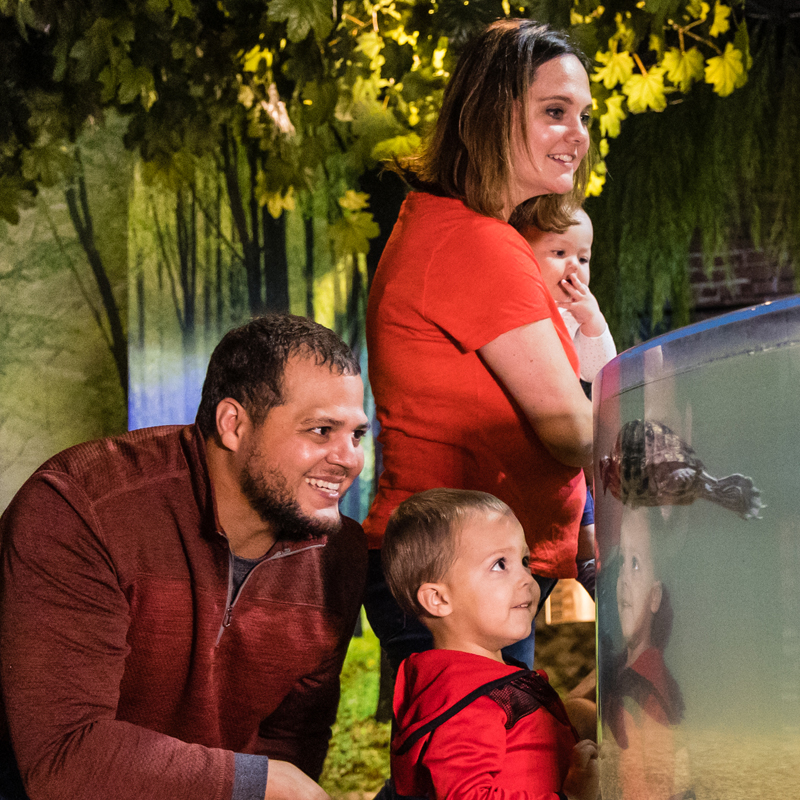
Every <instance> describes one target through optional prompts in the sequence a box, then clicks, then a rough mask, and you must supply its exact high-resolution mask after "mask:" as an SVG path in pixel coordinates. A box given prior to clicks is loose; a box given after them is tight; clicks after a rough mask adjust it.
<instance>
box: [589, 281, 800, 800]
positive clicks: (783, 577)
mask: <svg viewBox="0 0 800 800" xmlns="http://www.w3.org/2000/svg"><path fill="white" fill-rule="evenodd" d="M594 403H595V448H596V449H595V472H594V484H595V498H596V506H597V511H596V520H597V550H598V575H597V620H598V626H597V638H598V684H599V719H600V743H601V745H600V771H601V787H602V797H603V800H677V798H685V799H686V800H689V798H696V800H739V798H741V800H754V799H755V798H769V799H770V800H777V799H778V798H780V799H781V800H788V799H789V798H800V297H797V298H790V299H788V300H784V301H779V302H775V303H769V304H766V305H763V306H758V307H756V308H753V309H748V310H747V311H742V312H736V313H734V314H728V315H727V316H724V317H720V318H718V319H716V320H713V321H712V322H708V323H701V324H698V325H693V326H690V327H688V328H684V329H683V330H681V331H677V332H675V333H672V334H668V335H666V336H662V337H660V338H657V339H654V340H652V341H649V342H647V343H645V344H643V345H641V346H639V347H637V348H634V349H633V350H630V351H628V352H626V353H623V354H622V355H621V356H619V357H617V358H616V359H614V361H612V362H611V363H610V364H608V365H607V366H606V367H605V368H604V369H603V370H602V372H601V373H600V375H599V376H598V378H597V379H596V381H595V384H594Z"/></svg>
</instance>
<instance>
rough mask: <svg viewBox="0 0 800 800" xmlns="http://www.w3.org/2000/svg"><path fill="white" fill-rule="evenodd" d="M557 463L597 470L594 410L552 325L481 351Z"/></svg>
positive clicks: (526, 328) (523, 330) (518, 331)
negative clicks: (594, 455) (594, 441)
mask: <svg viewBox="0 0 800 800" xmlns="http://www.w3.org/2000/svg"><path fill="white" fill-rule="evenodd" d="M478 352H479V353H480V355H481V357H482V358H483V360H484V361H485V362H486V364H487V366H488V367H489V369H491V370H492V372H493V373H494V374H495V375H496V376H497V378H498V380H499V381H500V383H502V384H503V386H505V388H506V389H507V390H508V391H509V392H510V393H511V396H512V397H513V398H514V399H515V400H516V401H517V403H519V405H520V407H521V408H522V410H523V412H524V413H525V416H526V417H527V418H528V421H529V422H530V423H531V425H532V426H533V429H534V430H535V431H536V435H537V436H538V437H539V438H540V439H541V440H542V444H543V445H544V446H545V447H546V448H547V450H548V451H549V452H550V454H551V455H552V456H553V458H555V459H556V460H557V461H560V462H561V463H562V464H566V465H567V466H570V467H583V468H584V469H587V470H589V469H591V468H592V404H591V402H590V401H589V400H588V399H587V397H586V395H585V394H584V393H583V389H582V388H581V385H580V382H579V381H578V378H577V377H576V376H575V373H574V372H573V370H572V366H571V365H570V363H569V359H568V358H567V355H566V353H565V352H564V348H563V347H562V345H561V340H560V339H559V337H558V334H557V333H556V329H555V327H554V326H553V322H552V320H550V319H543V320H539V321H538V322H532V323H530V324H529V325H523V326H522V327H519V328H515V329H514V330H510V331H508V332H507V333H503V334H501V335H500V336H498V337H497V338H496V339H494V340H493V341H491V342H489V343H488V344H485V345H484V346H483V347H481V348H480V350H479V351H478Z"/></svg>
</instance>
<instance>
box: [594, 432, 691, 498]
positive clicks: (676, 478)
mask: <svg viewBox="0 0 800 800" xmlns="http://www.w3.org/2000/svg"><path fill="white" fill-rule="evenodd" d="M703 474H704V467H703V462H702V461H700V459H699V458H698V457H697V454H696V453H695V452H694V450H693V449H692V448H691V447H690V446H689V445H688V444H686V442H684V441H683V440H682V439H681V438H680V436H678V435H677V434H676V433H675V432H674V431H672V430H671V429H670V428H668V427H667V426H666V425H664V424H663V423H660V422H654V421H651V420H641V419H636V420H632V421H631V422H627V423H626V424H625V425H624V426H623V427H622V429H621V430H620V432H619V434H618V435H617V440H616V442H615V443H614V448H613V450H612V451H611V455H610V456H605V457H604V458H603V459H601V462H600V476H601V479H602V481H603V486H604V488H605V489H607V490H610V491H611V493H612V494H613V495H614V497H616V498H617V499H618V500H620V501H622V502H623V503H625V504H627V505H630V506H632V507H634V508H635V507H636V506H657V505H688V504H690V503H693V502H694V501H695V500H696V499H697V498H698V496H700V495H701V494H702V491H703V487H702V483H703V477H702V476H703Z"/></svg>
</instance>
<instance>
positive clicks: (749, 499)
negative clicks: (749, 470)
mask: <svg viewBox="0 0 800 800" xmlns="http://www.w3.org/2000/svg"><path fill="white" fill-rule="evenodd" d="M701 477H702V483H701V486H702V492H701V495H700V496H701V497H704V498H705V499H706V500H710V501H711V502H712V503H717V504H718V505H721V506H722V507H723V508H727V509H728V510H730V511H735V512H736V513H737V514H738V515H739V516H740V517H741V518H742V519H761V517H760V516H759V512H760V511H761V509H762V508H764V504H763V503H762V502H761V492H760V491H759V490H758V489H757V488H756V487H755V486H754V485H753V479H752V478H748V477H746V476H745V475H739V474H738V473H737V474H735V475H728V477H727V478H720V479H719V480H718V479H717V478H712V477H711V475H709V474H708V473H707V472H705V471H704V472H703V473H702V476H701Z"/></svg>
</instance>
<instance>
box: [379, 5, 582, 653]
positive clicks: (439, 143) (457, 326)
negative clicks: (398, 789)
mask: <svg viewBox="0 0 800 800" xmlns="http://www.w3.org/2000/svg"><path fill="white" fill-rule="evenodd" d="M581 58H582V57H581V55H580V53H579V52H578V51H577V50H576V49H575V47H574V46H573V45H572V44H571V43H570V42H569V41H568V40H567V38H566V37H565V36H564V35H563V34H561V33H558V32H556V31H553V30H552V29H550V28H548V27H547V26H545V25H539V24H537V23H535V22H532V21H530V20H503V21H499V22H496V23H493V24H492V25H491V26H489V28H488V29H487V30H486V31H484V32H483V33H482V34H481V35H480V36H479V37H478V38H477V39H476V40H475V41H473V42H472V43H471V44H470V45H468V46H467V48H466V49H465V51H464V53H463V54H462V56H461V59H460V60H459V63H458V66H457V67H456V70H455V72H454V73H453V76H452V78H451V79H450V82H449V84H448V86H447V89H446V91H445V95H444V99H443V103H442V109H441V112H440V115H439V118H438V121H437V123H436V126H435V128H434V130H433V131H432V134H431V136H430V139H429V140H428V142H427V144H426V146H425V148H424V149H423V151H422V152H421V153H420V154H419V155H417V156H415V157H412V158H410V159H407V160H406V161H405V162H404V163H402V164H401V165H399V166H398V169H399V171H400V172H401V174H402V175H403V177H404V178H405V180H406V181H407V182H408V183H409V184H410V186H411V188H412V189H414V191H413V192H412V193H411V194H410V195H409V197H408V198H407V199H406V201H405V202H404V204H403V208H402V209H401V211H400V216H399V218H398V221H397V224H396V225H395V228H394V230H393V232H392V235H391V237H390V239H389V241H388V243H387V245H386V248H385V249H384V252H383V255H382V257H381V261H380V264H379V266H378V269H377V272H376V275H375V279H374V281H373V284H372V288H371V290H370V298H369V307H368V311H367V344H368V351H369V378H370V384H371V386H372V390H373V393H374V395H375V399H376V406H377V415H378V420H379V422H380V425H381V432H380V437H379V440H380V442H381V445H382V457H383V467H384V470H383V473H382V475H381V477H380V483H379V486H378V492H377V496H376V498H375V501H374V503H373V506H372V508H371V510H370V513H369V516H368V517H367V519H366V520H365V523H364V529H365V530H366V531H367V534H368V536H369V537H370V543H371V546H372V548H374V552H373V553H372V557H371V567H370V582H369V587H368V596H367V599H366V607H367V613H368V615H369V618H370V622H371V623H372V626H373V628H374V629H375V631H376V633H377V634H378V636H379V637H380V638H381V643H382V645H383V646H384V648H385V649H386V650H387V652H388V654H389V657H390V660H391V661H392V663H393V665H394V666H395V667H396V666H397V665H398V664H399V662H400V660H402V658H404V657H406V656H407V655H409V654H410V653H411V652H415V651H419V650H424V649H427V648H428V647H429V646H430V645H429V643H428V641H429V639H428V634H427V631H426V630H425V629H424V627H423V626H422V625H420V624H419V623H417V622H416V620H410V619H406V618H404V617H403V615H402V612H400V610H399V608H397V606H396V605H395V604H394V602H393V599H392V598H391V596H390V595H389V593H388V590H387V589H386V587H385V585H384V584H383V581H382V575H381V571H380V555H379V551H378V548H380V544H381V539H382V536H383V531H384V529H385V526H386V521H387V520H388V517H389V515H390V513H391V512H392V510H393V509H394V508H396V507H397V505H398V504H399V503H400V502H401V501H402V500H404V499H405V498H406V497H408V496H410V495H411V494H414V493H415V492H417V491H421V490H424V489H430V488H434V487H439V486H443V487H449V488H463V489H478V490H482V491H486V492H490V493H492V494H494V495H496V496H497V497H499V498H500V499H502V500H504V501H505V502H506V503H508V505H509V506H511V508H512V509H513V511H514V513H515V514H516V516H517V517H518V519H519V520H520V522H521V523H522V526H523V529H524V530H525V535H526V538H527V540H528V544H529V547H530V549H531V569H532V571H533V573H534V575H535V576H536V577H537V580H539V582H540V584H541V585H542V596H543V597H546V596H547V594H548V593H549V590H550V589H552V586H553V585H554V584H555V580H556V579H557V578H559V577H574V576H575V575H576V565H575V555H576V548H577V534H578V526H579V522H580V517H581V512H582V511H583V507H584V500H585V493H586V484H585V479H584V476H583V472H582V468H588V467H590V466H591V463H592V412H591V404H590V403H589V401H588V400H587V399H586V397H585V395H584V393H583V390H582V389H581V386H580V383H579V380H578V376H577V368H578V361H577V356H576V355H575V351H574V350H573V347H572V343H571V341H570V338H569V335H568V333H567V331H566V328H565V327H564V324H563V322H562V320H561V316H560V314H559V313H558V310H557V308H556V305H555V302H554V300H553V298H552V296H551V295H550V293H549V292H548V290H547V288H546V286H545V285H544V283H543V281H542V277H541V273H540V271H539V266H538V264H537V263H536V261H535V259H534V257H533V254H532V252H531V249H530V247H529V245H528V244H527V242H526V241H525V240H524V239H523V238H522V236H521V235H520V234H519V233H517V231H516V230H515V229H514V228H513V227H512V226H511V225H509V223H508V220H509V218H510V217H511V215H512V213H513V214H515V215H516V216H517V217H518V219H520V220H525V219H531V220H535V222H536V225H537V227H539V228H540V229H543V230H552V231H563V230H565V229H566V228H567V227H568V226H569V225H570V224H571V223H572V216H571V215H572V213H573V212H574V211H575V210H577V208H579V206H580V203H581V201H582V199H583V190H584V187H585V182H586V177H587V174H588V167H587V164H586V158H585V156H586V154H587V151H588V149H589V132H588V124H589V118H590V112H591V102H592V98H591V94H590V91H589V80H588V76H587V73H586V69H585V68H584V65H583V63H582V61H581ZM513 655H515V657H517V658H518V659H519V660H523V661H526V662H528V665H529V666H530V665H531V664H532V660H533V647H532V641H531V642H530V643H529V644H528V645H527V646H525V645H523V647H522V649H521V650H519V649H518V650H517V651H516V652H515V653H513ZM520 657H521V658H520Z"/></svg>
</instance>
